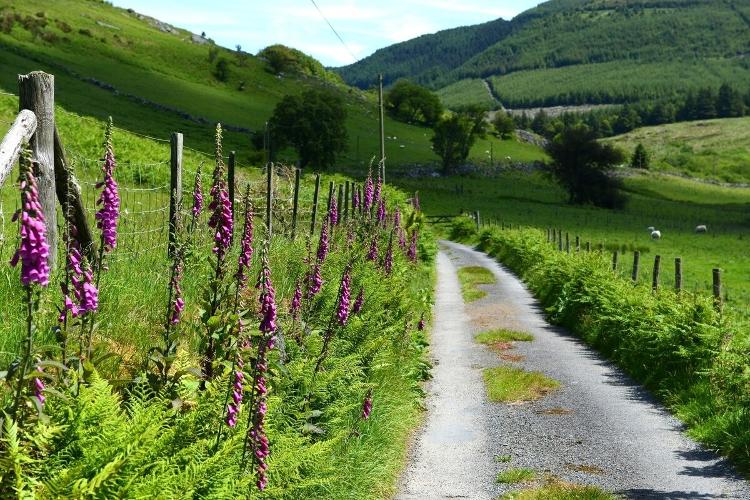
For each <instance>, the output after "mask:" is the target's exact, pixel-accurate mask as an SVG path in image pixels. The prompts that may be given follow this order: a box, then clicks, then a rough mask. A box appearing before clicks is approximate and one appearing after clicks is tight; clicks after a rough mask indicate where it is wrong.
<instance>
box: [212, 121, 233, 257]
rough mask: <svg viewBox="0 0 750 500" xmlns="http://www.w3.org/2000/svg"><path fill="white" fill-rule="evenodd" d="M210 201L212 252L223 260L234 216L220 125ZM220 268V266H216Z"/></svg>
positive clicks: (217, 132)
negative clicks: (226, 178) (212, 236)
mask: <svg viewBox="0 0 750 500" xmlns="http://www.w3.org/2000/svg"><path fill="white" fill-rule="evenodd" d="M210 194H211V203H209V205H208V209H209V210H212V211H213V212H212V213H211V218H210V219H209V221H208V226H209V227H210V228H212V229H214V230H215V233H214V247H213V252H214V253H215V254H216V256H217V258H218V259H219V262H223V261H224V258H225V257H226V254H227V251H228V250H229V246H230V245H231V244H232V231H233V230H234V218H233V216H232V202H231V200H230V199H229V193H228V192H227V184H226V181H225V180H224V158H223V156H222V149H221V125H217V126H216V167H215V168H214V174H213V184H212V185H211V192H210ZM218 269H219V270H221V266H219V267H218Z"/></svg>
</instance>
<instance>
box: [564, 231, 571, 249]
mask: <svg viewBox="0 0 750 500" xmlns="http://www.w3.org/2000/svg"><path fill="white" fill-rule="evenodd" d="M565 251H566V252H567V253H570V233H568V232H566V233H565Z"/></svg>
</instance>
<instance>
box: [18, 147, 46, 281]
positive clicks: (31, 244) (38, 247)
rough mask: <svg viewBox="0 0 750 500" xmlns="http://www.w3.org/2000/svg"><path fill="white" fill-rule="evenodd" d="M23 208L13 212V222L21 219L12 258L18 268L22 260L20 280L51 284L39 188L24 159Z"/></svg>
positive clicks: (22, 175) (27, 162)
mask: <svg viewBox="0 0 750 500" xmlns="http://www.w3.org/2000/svg"><path fill="white" fill-rule="evenodd" d="M19 186H20V188H21V208H20V209H19V210H18V211H17V212H16V213H15V214H13V221H14V222H15V221H17V220H18V218H19V217H20V218H21V243H20V245H19V247H18V250H16V253H15V254H13V257H12V258H11V260H10V265H11V266H12V267H16V266H17V265H18V263H19V262H21V283H23V285H24V286H30V285H31V284H33V283H37V284H39V285H42V286H47V285H48V284H49V274H50V269H49V263H48V262H47V259H49V245H48V244H47V227H46V225H45V219H44V213H43V212H42V205H41V204H40V203H39V191H38V189H37V185H36V180H35V179H34V174H33V172H32V170H31V161H30V160H28V159H23V160H22V161H21V175H20V177H19Z"/></svg>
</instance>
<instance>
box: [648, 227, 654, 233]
mask: <svg viewBox="0 0 750 500" xmlns="http://www.w3.org/2000/svg"><path fill="white" fill-rule="evenodd" d="M646 231H648V232H649V233H653V232H654V231H656V228H655V227H654V226H648V227H647V228H646Z"/></svg>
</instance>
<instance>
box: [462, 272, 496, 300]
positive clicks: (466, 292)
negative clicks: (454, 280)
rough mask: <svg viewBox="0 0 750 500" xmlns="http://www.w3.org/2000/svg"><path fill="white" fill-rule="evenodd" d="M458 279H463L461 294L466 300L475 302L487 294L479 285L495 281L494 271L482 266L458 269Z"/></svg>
mask: <svg viewBox="0 0 750 500" xmlns="http://www.w3.org/2000/svg"><path fill="white" fill-rule="evenodd" d="M458 279H459V281H461V295H462V296H463V298H464V302H466V303H469V302H474V301H475V300H479V299H481V298H482V297H484V296H486V295H487V292H485V291H484V290H481V289H480V288H478V287H477V285H491V284H493V283H494V282H495V275H494V274H492V271H490V270H489V269H487V268H485V267H481V266H468V267H462V268H460V269H459V270H458Z"/></svg>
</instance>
